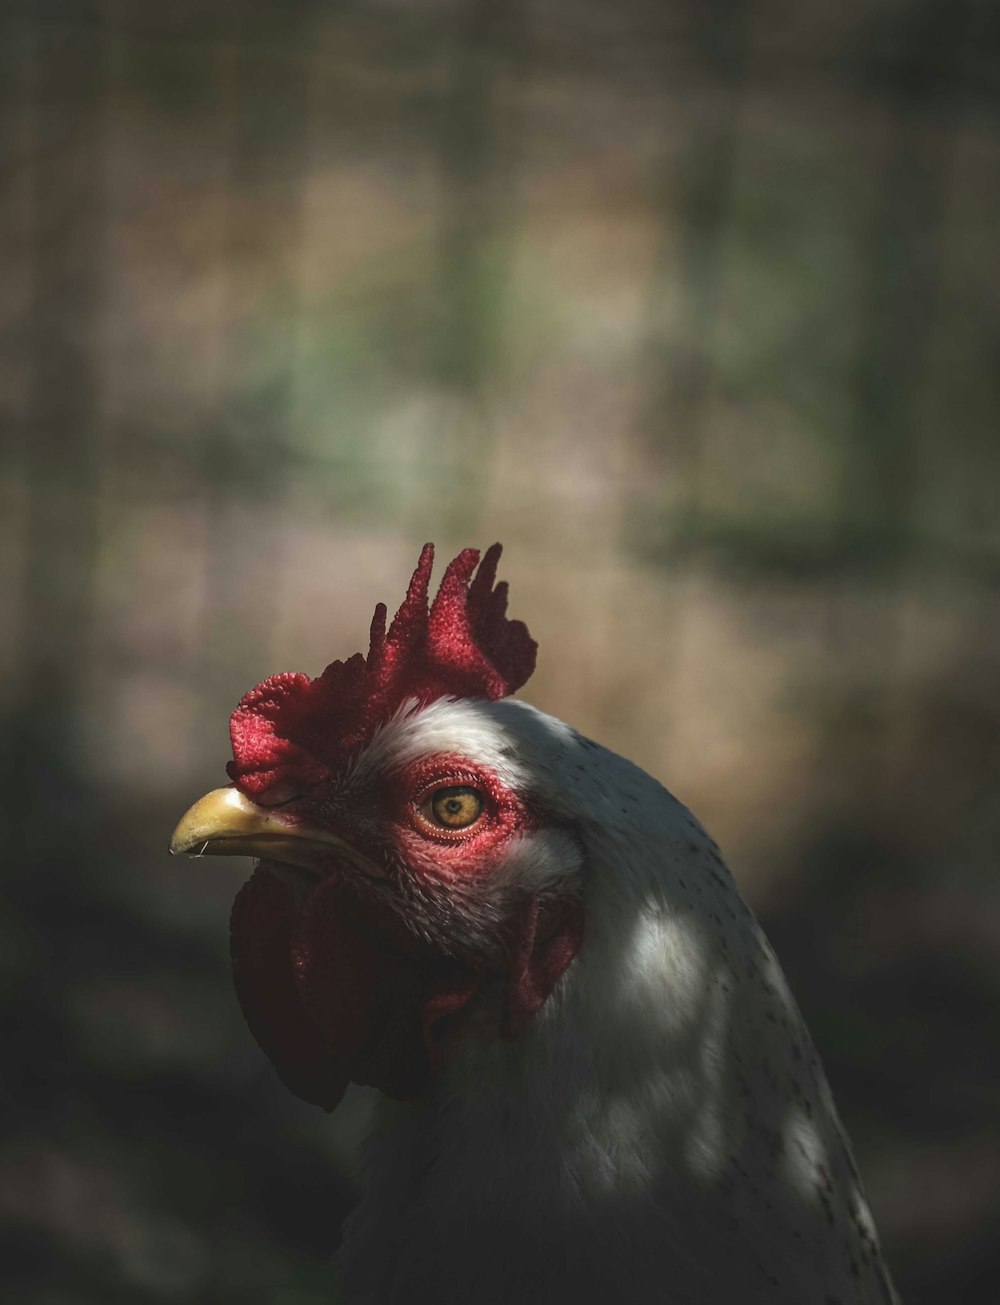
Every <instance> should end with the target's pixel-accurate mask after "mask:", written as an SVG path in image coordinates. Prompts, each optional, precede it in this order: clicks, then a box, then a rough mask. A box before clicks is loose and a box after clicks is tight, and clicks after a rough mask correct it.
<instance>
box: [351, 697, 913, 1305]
mask: <svg viewBox="0 0 1000 1305" xmlns="http://www.w3.org/2000/svg"><path fill="white" fill-rule="evenodd" d="M438 752H441V753H448V754H457V755H460V756H466V757H468V758H469V759H470V761H474V762H475V764H476V765H479V766H483V765H485V766H486V767H488V768H490V769H492V770H493V771H494V772H495V773H496V774H497V775H499V776H500V777H501V779H502V780H503V781H504V782H505V783H506V784H507V785H509V786H510V788H511V789H513V790H514V791H515V792H517V793H519V794H521V795H524V796H525V797H527V798H528V799H529V800H530V801H531V802H532V804H533V805H534V806H535V807H537V808H538V809H541V810H543V811H544V812H545V813H546V814H547V820H546V822H545V823H544V824H543V825H542V826H541V828H540V829H539V831H538V832H537V833H536V834H528V835H526V836H525V838H522V839H519V840H518V841H517V842H516V843H515V844H514V845H513V846H512V847H511V848H510V849H509V854H508V861H509V864H508V870H507V873H501V874H500V875H498V876H497V877H496V878H494V879H492V880H491V883H490V885H489V888H488V891H489V892H490V893H495V892H499V893H506V892H509V891H511V890H512V889H514V888H515V887H517V886H518V885H523V883H524V881H530V885H531V887H532V889H533V890H537V889H538V888H539V887H552V888H553V889H555V888H558V890H559V891H565V888H566V881H567V879H571V880H572V881H574V886H575V890H576V891H577V892H578V893H579V895H580V897H581V899H582V901H583V903H584V906H585V918H586V931H585V937H584V945H583V947H582V949H581V952H580V955H579V956H578V957H577V959H576V960H575V961H574V963H573V964H572V965H571V966H570V967H569V969H568V970H567V971H566V973H565V974H564V975H563V977H562V979H561V980H560V983H559V986H558V987H557V988H556V991H555V993H554V994H553V996H552V998H551V999H550V1000H549V1001H548V1002H547V1003H546V1004H545V1005H544V1006H543V1007H542V1009H541V1010H540V1011H539V1012H538V1014H537V1015H536V1016H535V1018H534V1020H533V1021H532V1023H531V1025H530V1026H529V1027H528V1029H527V1030H526V1031H525V1032H524V1033H523V1034H522V1035H521V1036H520V1037H519V1038H517V1039H514V1040H498V1039H497V1038H496V1037H495V1036H493V1035H492V1032H491V1029H492V1027H493V1024H494V1020H493V1019H492V1018H491V1016H490V1014H489V1008H490V1002H491V999H495V998H496V995H497V994H495V993H493V994H490V993H489V992H487V993H484V994H482V995H481V997H480V998H477V1001H476V1002H475V1003H473V1005H472V1006H470V1007H469V1008H468V1009H467V1010H465V1011H463V1012H462V1013H461V1015H460V1016H458V1017H456V1020H455V1023H454V1027H453V1029H452V1030H451V1032H450V1035H449V1040H448V1044H447V1046H446V1048H445V1051H444V1055H443V1058H442V1066H441V1072H440V1074H439V1076H438V1079H437V1081H436V1083H435V1084H434V1086H433V1087H432V1089H431V1091H430V1093H429V1095H428V1096H427V1097H426V1098H425V1099H423V1100H421V1101H419V1102H417V1103H412V1104H411V1103H407V1104H397V1103H393V1102H389V1101H385V1102H384V1103H383V1104H382V1106H381V1109H380V1118H379V1123H378V1127H377V1130H376V1133H375V1135H374V1136H373V1137H372V1138H371V1139H370V1142H369V1144H368V1146H367V1150H366V1165H367V1175H368V1186H367V1191H366V1194H365V1196H364V1199H363V1200H362V1203H361V1205H360V1207H359V1208H358V1209H357V1210H356V1211H355V1212H354V1214H353V1215H352V1216H351V1217H350V1219H349V1220H348V1222H347V1225H346V1227H345V1230H344V1241H343V1246H342V1249H341V1251H340V1253H339V1255H338V1258H337V1264H338V1268H339V1273H340V1276H341V1280H342V1282H343V1285H344V1289H345V1291H346V1293H347V1298H348V1300H350V1301H351V1302H352V1305H403V1303H404V1302H405V1303H406V1305H413V1303H414V1302H422V1301H426V1302H428V1303H429V1302H436V1305H451V1303H452V1302H455V1303H456V1305H457V1303H458V1302H462V1305H468V1302H477V1305H494V1303H495V1305H501V1303H502V1305H512V1303H513V1302H519V1303H521V1305H531V1303H532V1302H539V1303H541V1302H546V1305H590V1303H591V1302H593V1303H594V1305H597V1302H602V1305H603V1303H604V1302H608V1301H612V1300H620V1299H631V1300H644V1301H662V1302H664V1303H665V1305H682V1303H684V1305H686V1303H688V1302H691V1303H694V1302H697V1303H698V1305H716V1303H718V1305H722V1303H723V1302H724V1303H725V1305H735V1303H736V1302H739V1303H740V1305H765V1303H766V1305H813V1303H815V1305H861V1303H864V1305H869V1303H871V1305H874V1303H875V1302H880V1303H881V1305H884V1303H885V1302H890V1301H892V1300H893V1299H894V1296H893V1293H892V1290H891V1287H890V1285H889V1281H888V1278H887V1274H886V1271H885V1268H884V1265H883V1262H882V1259H881V1255H880V1252H879V1248H878V1244H877V1240H876V1235H875V1231H874V1226H873V1223H872V1219H871V1215H870V1213H869V1210H868V1207H867V1205H866V1203H865V1198H864V1196H863V1193H862V1191H861V1187H860V1183H859V1180H858V1176H857V1171H856V1169H855V1167H854V1163H853V1161H852V1158H851V1154H850V1149H849V1146H848V1144H847V1142H846V1140H845V1137H844V1134H843V1131H842V1128H841V1125H840V1122H839V1120H838V1118H837V1114H836V1110H835V1108H834V1105H833V1101H832V1098H831V1095H830V1092H829V1089H828V1087H827V1084H826V1080H825V1078H824V1075H823V1071H822V1068H821V1067H820V1064H819V1062H818V1060H817V1057H816V1054H815V1052H814V1050H813V1047H812V1044H811V1042H810V1039H809V1036H808V1034H807V1032H806V1030H805V1027H804V1025H803V1022H802V1019H801V1016H800V1014H799V1012H798V1009H797V1008H796V1006H795V1003H794V1001H793V999H792V997H791V995H790V994H789V992H788V989H787V986H786V984H785V980H784V977H783V975H782V972H781V969H780V967H779V965H778V963H777V961H776V959H775V957H774V954H773V952H772V951H771V949H770V947H769V945H768V943H767V941H766V940H765V938H764V936H763V934H762V932H761V930H760V928H759V926H758V925H757V923H756V921H755V920H754V918H753V916H752V915H751V913H750V911H749V909H748V908H747V906H746V905H745V903H744V902H743V900H742V898H741V897H740V895H739V892H738V891H737V889H736V887H735V885H734V883H733V881H732V879H731V877H730V875H729V873H728V871H727V870H726V868H725V866H724V864H723V862H722V860H721V858H720V856H719V853H718V849H717V848H716V846H715V844H714V843H713V842H712V840H711V839H710V838H709V837H708V835H707V834H706V833H705V831H704V830H703V829H702V827H701V825H700V824H699V823H698V822H697V820H695V819H694V817H693V816H692V815H691V814H690V812H688V811H687V810H686V809H685V808H684V807H683V806H682V805H681V804H680V803H679V802H678V801H677V800H676V799H675V798H673V797H672V796H671V795H670V794H669V793H668V792H667V791H666V790H665V789H664V788H662V787H661V786H660V785H659V784H658V783H657V782H656V781H655V780H653V779H652V778H651V777H650V776H649V775H647V774H646V773H645V772H643V771H642V770H640V769H638V768H637V767H636V766H634V765H632V764H630V763H629V762H627V761H625V760H624V759H623V758H621V757H619V756H616V755H615V754H613V753H611V752H609V751H608V750H606V749H605V748H602V747H599V746H598V745H596V744H594V743H593V742H591V741H590V740H588V739H585V738H582V737H581V736H580V735H579V734H577V733H576V732H575V731H573V730H572V729H570V728H569V727H567V726H566V725H564V724H562V723H561V722H559V721H557V720H555V719H553V718H552V717H549V716H546V715H544V714H543V713H541V712H539V711H537V710H535V709H534V708H532V707H530V706H528V705H526V704H524V703H521V702H516V701H509V700H506V701H498V702H492V703H487V702H477V701H451V702H449V701H439V702H436V703H433V704H431V705H430V706H428V707H426V708H424V709H423V710H418V711H416V712H413V713H412V714H407V713H406V712H404V713H403V714H401V716H400V717H398V718H397V719H396V720H394V721H393V722H392V723H390V724H389V725H388V726H387V727H386V728H385V729H384V730H383V731H382V732H381V733H380V734H379V735H378V736H377V738H376V739H375V741H374V742H373V743H372V745H371V746H370V747H369V749H368V750H367V752H366V753H365V754H363V755H362V757H361V758H360V759H359V761H358V765H357V774H358V776H361V777H363V776H364V774H365V772H366V771H368V772H370V773H374V772H376V771H378V770H379V769H381V768H389V769H392V768H394V767H397V766H398V765H399V764H400V763H401V762H402V761H403V760H413V759H416V758H419V757H420V756H421V755H423V754H427V755H433V754H434V753H438ZM553 831H557V832H558V836H557V838H556V839H555V841H554V842H553V841H552V837H551V835H552V832H553Z"/></svg>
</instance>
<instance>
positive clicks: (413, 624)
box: [226, 544, 538, 796]
mask: <svg viewBox="0 0 1000 1305" xmlns="http://www.w3.org/2000/svg"><path fill="white" fill-rule="evenodd" d="M500 553H501V548H500V545H499V544H494V545H493V547H492V548H489V549H487V551H486V553H485V554H484V556H483V560H482V562H481V563H480V565H479V570H478V571H476V563H477V562H479V553H478V551H477V550H476V549H474V548H467V549H465V550H464V551H463V552H461V553H459V555H458V557H456V558H455V560H454V561H453V562H452V563H451V564H450V565H449V567H448V569H447V570H446V571H445V573H444V578H443V579H442V581H441V587H440V588H439V589H438V592H437V597H436V598H435V599H434V602H433V603H432V604H431V606H430V609H429V610H428V605H427V586H428V582H429V580H430V574H431V566H432V565H433V562H434V545H433V544H425V545H424V547H423V549H422V550H421V553H420V561H419V562H418V563H417V569H416V570H415V571H414V572H413V577H412V579H411V580H410V585H409V588H408V589H407V591H406V597H405V598H404V599H403V603H402V606H401V607H400V609H399V611H398V612H397V613H396V615H395V616H394V617H393V620H392V624H391V625H390V626H389V629H388V630H386V628H385V618H386V608H385V604H384V603H379V605H378V606H377V607H376V608H375V615H374V617H373V618H372V625H371V638H370V643H369V648H368V656H367V658H366V657H364V656H363V655H362V654H361V653H355V655H354V656H353V657H351V658H349V659H348V660H347V661H346V662H331V663H330V665H329V666H328V667H327V668H326V670H325V671H324V672H323V674H322V675H320V676H319V677H318V678H317V679H315V680H311V679H310V678H309V677H308V676H307V675H301V674H298V673H295V672H286V673H284V674H282V675H272V676H271V677H270V679H267V680H264V681H263V682H262V683H261V684H258V685H257V686H256V688H253V689H251V690H250V692H249V693H248V694H246V695H245V696H244V697H243V699H242V701H241V702H240V705H239V706H238V707H237V708H236V710H235V711H234V712H233V714H232V717H231V719H230V722H229V732H230V735H231V737H232V741H233V758H234V760H233V761H231V762H230V763H229V765H228V766H227V767H226V769H227V771H228V772H229V777H230V779H232V780H235V782H236V783H237V784H238V785H239V787H240V788H241V789H242V790H243V791H244V792H245V793H248V794H250V795H251V796H252V795H254V794H259V793H262V792H264V791H265V790H266V789H268V788H270V787H271V786H272V785H274V784H276V783H277V782H278V781H281V782H282V784H283V785H285V784H290V785H291V786H293V787H294V788H296V789H299V788H308V787H311V786H312V785H313V784H316V783H318V782H319V781H320V780H322V779H323V778H324V777H325V776H327V775H329V774H330V773H331V771H334V770H336V769H338V768H339V767H341V766H343V765H344V764H345V763H346V762H347V761H348V760H349V759H350V757H351V756H352V755H353V754H354V753H356V752H357V751H358V749H359V748H360V747H362V746H364V744H365V743H367V742H368V740H369V739H370V738H371V737H372V735H373V734H374V733H375V731H376V730H377V729H378V727H379V726H380V725H382V724H384V723H385V721H387V720H388V719H389V718H390V717H391V716H392V715H393V713H394V712H396V711H397V710H398V709H399V707H401V706H402V704H403V703H404V702H405V701H406V700H407V699H408V698H415V699H416V700H417V701H418V702H420V703H421V704H424V703H428V702H431V701H433V700H434V699H435V698H442V697H452V698H489V699H495V698H504V697H506V696H507V694H509V693H513V692H514V690H515V689H519V688H520V687H521V685H522V684H523V683H524V682H525V680H527V678H528V676H529V675H530V674H531V672H532V671H533V670H534V669H535V653H536V651H537V647H538V645H537V644H536V643H535V641H534V639H532V638H531V636H530V635H529V634H528V630H527V627H526V626H525V625H524V623H523V622H522V621H508V620H507V617H506V611H507V585H506V584H505V583H502V582H501V583H500V584H498V585H494V580H495V578H496V572H497V562H498V560H499V558H500ZM473 571H476V574H475V576H473V574H472V573H473Z"/></svg>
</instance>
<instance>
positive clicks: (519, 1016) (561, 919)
mask: <svg viewBox="0 0 1000 1305" xmlns="http://www.w3.org/2000/svg"><path fill="white" fill-rule="evenodd" d="M583 928H584V910H583V907H582V905H581V904H580V903H579V902H577V901H574V900H572V899H561V900H552V899H549V900H543V899H542V898H541V897H539V896H538V894H533V895H532V896H531V897H530V898H529V899H528V901H527V902H526V903H525V906H524V907H523V908H522V910H521V911H519V912H518V913H517V914H516V915H515V916H514V918H513V920H512V921H511V924H510V942H509V947H510V962H511V963H510V971H509V974H508V977H507V1006H506V1010H505V1012H504V1019H503V1025H502V1032H503V1034H504V1036H505V1037H509V1038H514V1037H517V1035H518V1034H519V1033H520V1032H521V1031H522V1029H523V1028H524V1027H525V1025H526V1024H527V1022H528V1020H529V1019H530V1018H531V1016H532V1015H534V1014H535V1013H536V1011H538V1010H540V1009H541V1007H542V1006H543V1005H544V1004H545V1002H546V1001H547V1000H548V998H549V997H550V996H551V995H552V991H553V989H554V988H555V986H556V984H557V983H558V982H559V980H560V979H561V978H562V975H563V973H564V972H565V970H566V969H567V968H568V967H569V965H570V963H571V962H572V961H573V959H574V958H575V957H576V954H577V952H578V951H579V950H580V948H581V946H582V945H583Z"/></svg>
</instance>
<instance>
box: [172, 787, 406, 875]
mask: <svg viewBox="0 0 1000 1305" xmlns="http://www.w3.org/2000/svg"><path fill="white" fill-rule="evenodd" d="M170 851H171V854H172V855H176V854H178V853H187V855H189V856H206V855H207V856H259V857H266V858H267V860H269V861H280V862H282V863H283V864H284V865H294V866H299V867H300V868H301V869H303V870H314V871H322V870H324V869H325V868H326V867H327V866H328V865H329V861H330V854H331V852H332V853H336V854H337V855H338V856H339V857H340V858H341V859H343V860H347V861H350V862H351V863H352V864H353V865H354V866H355V867H356V868H357V869H358V870H360V871H362V873H364V874H367V875H372V876H375V877H378V878H381V877H382V876H383V875H384V874H385V871H384V870H383V869H382V867H381V866H380V865H378V864H377V863H376V862H375V861H372V860H370V859H369V858H368V857H366V856H363V855H362V854H361V853H360V852H358V851H356V850H355V849H354V848H353V847H351V845H350V844H349V843H345V842H344V840H343V839H342V838H338V837H337V835H336V834H331V833H330V832H329V831H328V830H325V829H320V828H317V827H316V826H310V825H303V824H299V823H298V822H295V821H292V820H290V819H289V817H288V815H287V814H283V813H282V811H281V809H280V808H274V807H272V808H268V807H259V806H258V805H257V804H256V802H251V801H250V799H249V798H248V797H244V795H243V794H242V793H241V792H240V791H239V789H238V788H234V787H233V786H232V785H229V786H227V787H226V788H217V789H213V791H212V792H211V793H206V794H205V796H204V797H203V798H200V799H199V800H198V801H197V802H196V803H195V804H194V806H193V807H191V808H190V809H189V810H188V811H186V812H185V813H184V815H183V816H181V819H180V823H179V824H178V826H177V828H176V829H175V830H174V834H173V838H171V840H170Z"/></svg>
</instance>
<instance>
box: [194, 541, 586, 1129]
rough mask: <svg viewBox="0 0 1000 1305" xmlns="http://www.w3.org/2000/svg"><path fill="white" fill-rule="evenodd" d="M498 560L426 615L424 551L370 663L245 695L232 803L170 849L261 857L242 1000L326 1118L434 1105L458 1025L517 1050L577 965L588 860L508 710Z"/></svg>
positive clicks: (508, 667) (202, 812)
mask: <svg viewBox="0 0 1000 1305" xmlns="http://www.w3.org/2000/svg"><path fill="white" fill-rule="evenodd" d="M499 556H500V545H499V544H495V545H494V546H493V547H492V548H490V549H489V550H488V551H487V552H486V554H485V555H484V556H483V559H482V562H479V554H478V553H477V552H476V550H474V549H466V550H465V551H464V552H462V553H460V554H459V555H458V557H456V558H455V560H454V561H453V562H452V563H451V564H450V566H449V567H448V568H447V570H446V571H445V574H444V577H443V579H442V581H441V585H440V588H439V590H438V593H437V596H436V597H435V599H434V601H433V603H430V604H428V582H429V579H430V572H431V567H432V564H433V560H434V550H433V547H432V546H431V545H430V544H428V545H426V546H425V547H424V549H423V551H422V552H421V555H420V560H419V562H418V564H417V568H416V570H415V571H414V573H413V577H412V579H411V581H410V585H409V588H408V590H407V594H406V598H405V599H404V601H403V604H402V606H401V607H400V608H399V611H398V612H397V613H396V616H395V618H394V619H393V621H392V623H391V624H390V625H389V627H388V629H386V609H385V606H384V605H383V604H379V605H378V607H377V608H376V610H375V616H374V619H373V621H372V625H371V635H370V643H369V651H368V655H367V657H366V656H364V655H362V654H361V653H358V654H356V655H355V656H353V657H351V658H349V659H348V660H347V661H335V662H333V663H331V665H329V666H328V667H327V668H326V670H325V671H324V672H323V673H322V675H320V676H318V677H317V678H315V679H310V678H309V677H308V676H306V675H302V674H294V673H286V674H280V675H274V676H271V677H270V678H269V679H267V680H265V681H263V683H261V684H258V685H257V686H256V687H255V688H253V689H251V690H250V692H249V693H247V694H246V695H245V696H244V698H243V699H242V701H241V702H240V704H239V706H238V707H237V708H236V710H235V712H234V713H233V715H232V718H231V720H230V734H231V738H232V745H233V760H232V761H231V762H230V763H229V765H228V767H227V769H228V773H229V776H230V779H231V781H232V783H231V784H230V785H229V786H227V787H225V788H221V789H216V790H215V791H214V792H212V793H209V794H207V795H206V796H205V797H204V798H202V799H201V800H200V801H199V802H197V803H195V805H194V806H193V807H191V809H190V810H189V811H188V812H187V813H186V815H185V816H184V817H183V818H182V820H181V822H180V824H179V825H178V826H177V829H176V830H175V832H174V837H173V841H172V844H171V851H173V852H180V853H187V854H189V855H199V856H200V855H203V854H221V855H242V856H253V857H257V858H259V863H258V865H257V868H256V869H255V871H254V873H253V875H252V877H251V878H250V880H249V882H248V883H247V884H246V885H245V886H244V888H243V889H242V890H241V891H240V893H239V894H238V896H237V898H236V901H235V903H234V906H233V913H232V958H233V972H234V978H235V985H236V991H237V995H238V997H239V1000H240V1004H241V1006H242V1008H243V1012H244V1015H245V1016H246V1019H247V1022H248V1024H249V1026H250V1028H251V1030H252V1032H253V1034H254V1036H255V1037H256V1039H257V1041H258V1042H259V1043H260V1045H261V1047H262V1048H263V1050H264V1051H265V1052H266V1054H267V1055H268V1056H269V1058H270V1059H271V1061H272V1063H273V1064H274V1066H275V1069H276V1070H277V1072H278V1074H279V1076H280V1077H281V1079H282V1080H283V1081H284V1083H285V1084H286V1085H287V1086H288V1087H289V1088H290V1089H291V1090H292V1091H293V1092H295V1093H296V1094H297V1095H298V1096H300V1097H302V1098H304V1099H305V1100H307V1101H312V1102H315V1103H316V1104H318V1105H321V1106H323V1107H325V1108H326V1109H333V1107H334V1106H335V1105H336V1104H337V1102H338V1101H339V1100H340V1098H341V1096H342V1095H343V1092H344V1090H345V1088H346V1086H347V1084H348V1083H349V1082H356V1083H362V1084H368V1085H371V1086H374V1087H377V1088H379V1089H381V1090H382V1091H383V1092H384V1093H386V1094H387V1095H388V1096H392V1097H396V1098H398V1099H409V1098H414V1097H418V1096H420V1095H421V1094H422V1093H423V1092H424V1091H425V1090H426V1088H427V1087H428V1085H429V1083H430V1082H431V1080H432V1079H433V1077H434V1075H435V1073H436V1070H437V1066H438V1061H439V1059H440V1056H441V1051H442V1047H443V1046H444V1045H445V1044H446V1043H447V1041H448V1038H449V1036H453V1035H454V1032H455V1027H456V1023H461V1022H462V1021H461V1020H459V1016H460V1013H464V1014H465V1015H466V1016H471V1014H472V1012H473V1011H476V1012H478V1013H479V1018H477V1019H476V1020H474V1021H473V1020H471V1019H466V1020H465V1021H464V1023H465V1025H466V1026H467V1027H472V1026H473V1025H474V1036H478V1037H507V1038H510V1037H514V1036H516V1035H517V1034H518V1033H519V1032H520V1031H521V1030H522V1029H523V1028H524V1026H525V1025H526V1024H527V1022H528V1021H529V1020H530V1018H531V1017H532V1016H533V1015H535V1014H536V1012H537V1011H538V1010H539V1008H540V1007H541V1006H542V1005H543V1004H544V1003H545V1001H546V1000H547V999H548V997H549V996H550V994H551V993H552V991H553V989H554V987H555V985H556V983H557V981H558V979H559V978H560V976H561V975H562V973H563V972H564V970H565V969H566V967H567V966H568V965H569V964H570V962H571V961H572V960H573V958H574V956H575V955H576V953H577V951H578V949H579V947H580V944H581V937H582V909H581V907H580V905H579V902H578V892H579V873H578V872H579V868H580V852H579V849H578V847H577V844H576V840H575V838H574V835H573V832H572V829H571V827H570V826H569V825H568V824H567V823H566V822H561V821H560V817H559V813H558V812H557V811H553V810H550V809H547V808H546V804H545V799H544V785H540V784H539V783H538V782H537V775H536V774H535V771H534V769H533V763H532V758H531V747H530V746H524V744H525V737H524V734H525V729H526V728H527V730H528V733H529V735H530V733H531V728H532V726H531V720H530V717H529V716H527V715H526V714H525V713H526V710H527V709H524V708H523V706H522V705H521V704H515V703H504V702H503V701H502V699H504V698H506V697H507V695H509V694H511V693H513V692H514V691H515V690H516V689H518V688H519V687H520V686H521V685H522V684H524V682H525V681H526V680H527V679H528V677H529V676H530V674H531V672H532V671H533V670H534V665H535V653H536V644H535V643H534V641H533V640H532V639H531V637H530V636H529V634H528V631H527V629H526V628H525V626H524V625H523V624H522V623H521V622H520V621H511V620H508V619H507V616H506V607H507V587H506V585H505V584H503V583H500V584H496V583H495V577H496V566H497V561H498V559H499ZM477 563H479V566H478V569H477ZM519 706H520V707H521V710H520V711H519V710H517V708H518V707H519Z"/></svg>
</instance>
